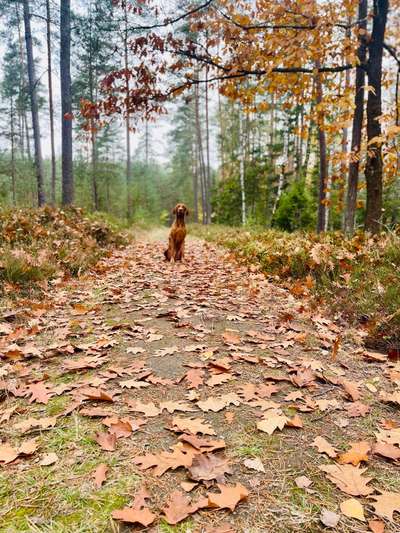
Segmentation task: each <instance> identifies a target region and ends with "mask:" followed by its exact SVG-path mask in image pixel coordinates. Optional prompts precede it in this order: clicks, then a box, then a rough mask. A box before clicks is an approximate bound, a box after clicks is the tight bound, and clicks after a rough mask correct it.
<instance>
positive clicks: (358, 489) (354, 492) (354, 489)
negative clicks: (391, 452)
mask: <svg viewBox="0 0 400 533" xmlns="http://www.w3.org/2000/svg"><path fill="white" fill-rule="evenodd" d="M319 469H320V470H322V471H323V472H325V473H326V474H327V477H328V479H329V480H330V481H332V483H334V484H335V485H336V486H337V487H338V488H339V489H340V490H341V491H343V492H345V493H346V494H350V495H351V496H367V495H368V494H371V493H372V492H374V489H372V488H371V487H368V486H367V484H368V483H369V482H370V481H371V479H372V478H370V477H367V478H363V477H362V474H363V473H364V472H365V471H366V468H359V467H356V466H352V465H322V466H320V467H319Z"/></svg>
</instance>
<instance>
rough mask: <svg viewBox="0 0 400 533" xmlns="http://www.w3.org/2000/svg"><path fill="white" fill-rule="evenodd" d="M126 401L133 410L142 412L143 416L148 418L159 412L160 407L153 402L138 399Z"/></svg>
mask: <svg viewBox="0 0 400 533" xmlns="http://www.w3.org/2000/svg"><path fill="white" fill-rule="evenodd" d="M126 403H127V404H128V406H129V407H130V408H131V409H132V410H133V411H137V412H139V413H143V414H144V416H147V417H149V418H150V417H153V416H158V415H159V414H160V413H161V411H160V409H159V408H158V407H157V406H156V405H155V404H154V403H153V402H149V403H142V402H141V401H140V400H128V401H127V402H126Z"/></svg>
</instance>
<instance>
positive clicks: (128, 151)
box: [124, 3, 133, 220]
mask: <svg viewBox="0 0 400 533" xmlns="http://www.w3.org/2000/svg"><path fill="white" fill-rule="evenodd" d="M124 67H125V93H126V115H125V139H126V195H127V196H126V198H127V211H126V214H127V218H128V220H132V217H133V199H132V161H131V117H130V110H129V61H128V6H127V3H125V29H124Z"/></svg>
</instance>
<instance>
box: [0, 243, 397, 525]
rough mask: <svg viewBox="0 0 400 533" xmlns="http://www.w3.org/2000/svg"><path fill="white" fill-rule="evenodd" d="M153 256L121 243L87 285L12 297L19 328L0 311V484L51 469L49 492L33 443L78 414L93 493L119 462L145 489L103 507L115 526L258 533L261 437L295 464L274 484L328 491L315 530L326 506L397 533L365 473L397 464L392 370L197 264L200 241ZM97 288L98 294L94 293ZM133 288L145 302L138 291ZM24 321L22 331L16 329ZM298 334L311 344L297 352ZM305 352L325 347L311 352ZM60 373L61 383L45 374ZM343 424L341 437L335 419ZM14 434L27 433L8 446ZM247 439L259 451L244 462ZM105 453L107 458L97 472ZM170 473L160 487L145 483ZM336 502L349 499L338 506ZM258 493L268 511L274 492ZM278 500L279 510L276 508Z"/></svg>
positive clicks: (261, 293) (335, 334)
mask: <svg viewBox="0 0 400 533" xmlns="http://www.w3.org/2000/svg"><path fill="white" fill-rule="evenodd" d="M207 246H208V245H207ZM161 248H162V245H159V244H158V243H156V244H154V243H151V244H149V243H147V242H137V243H135V244H134V245H133V246H131V247H128V248H127V249H125V250H121V251H119V252H115V253H114V254H113V255H111V256H110V257H108V258H103V259H102V260H101V264H99V267H98V268H99V270H98V272H99V273H98V274H96V270H95V269H94V271H93V275H96V276H97V278H98V279H97V280H96V282H94V281H93V285H91V283H92V281H91V280H90V278H88V277H86V278H85V279H84V280H82V281H80V280H78V281H74V282H70V283H71V290H70V292H69V293H68V296H67V295H66V293H65V292H63V289H60V291H59V292H58V290H55V291H53V292H52V293H51V294H49V295H48V297H47V298H48V300H49V301H48V302H46V306H45V307H43V310H41V308H39V307H37V304H36V303H34V302H32V303H29V302H28V303H26V304H24V309H27V310H28V311H27V312H26V315H25V318H24V314H23V313H22V314H20V315H18V317H19V318H18V320H19V321H20V322H21V323H20V322H13V321H10V322H8V321H7V320H8V319H7V318H3V319H1V317H0V324H1V328H0V393H1V394H4V395H5V396H4V397H5V404H4V409H3V410H2V416H1V418H0V423H1V424H2V426H3V427H5V429H6V431H5V433H4V435H5V436H4V438H3V439H2V442H1V444H0V463H1V465H2V469H3V472H4V473H5V475H10V477H12V476H13V475H14V474H15V471H16V472H17V475H18V470H19V469H20V468H23V469H24V470H26V469H28V470H29V469H34V468H38V467H39V468H51V469H52V473H53V472H54V473H55V474H56V473H57V472H58V470H60V474H59V475H60V480H61V481H60V483H63V481H62V476H61V471H62V469H65V462H66V460H67V457H66V455H65V453H64V450H63V449H59V450H57V454H55V453H54V451H53V450H52V449H51V448H49V447H48V445H47V442H48V439H49V438H50V437H51V434H52V432H54V431H62V430H63V427H64V426H65V424H66V423H68V420H69V419H72V418H73V417H74V420H75V422H74V423H75V424H76V423H77V420H78V419H77V418H76V417H79V420H82V423H84V424H85V423H86V422H85V421H88V423H89V422H90V428H95V429H93V430H92V429H91V431H92V433H91V439H92V441H93V443H94V445H95V446H98V449H99V453H100V456H99V457H100V461H101V460H103V461H104V462H100V463H98V466H97V467H96V469H95V470H94V471H93V474H92V479H93V481H92V483H93V489H94V490H98V491H101V490H103V488H104V487H107V486H108V481H107V480H108V478H112V479H115V477H116V476H117V477H118V476H121V477H123V472H122V471H121V468H122V467H123V465H124V464H125V465H128V464H129V465H130V468H133V469H136V472H138V473H139V474H140V475H141V476H142V477H144V479H145V481H146V483H147V484H148V486H150V487H151V491H150V492H148V491H147V489H143V490H139V491H137V493H136V498H135V499H134V501H133V502H132V503H131V504H129V505H126V506H125V507H123V508H121V509H114V511H112V517H113V518H114V519H115V520H119V521H124V522H127V523H131V524H136V525H141V526H144V527H148V526H150V525H152V524H154V523H156V522H158V521H159V520H160V517H164V519H165V520H166V521H167V522H168V523H169V524H171V525H174V524H177V523H179V522H181V521H182V520H185V519H186V518H187V517H189V516H192V518H193V519H194V520H195V521H196V523H202V524H203V525H204V526H205V530H207V531H208V530H212V531H218V527H217V526H215V527H214V526H209V525H208V520H209V519H211V517H212V516H214V513H226V512H233V511H234V510H235V514H234V515H232V517H233V519H234V521H235V523H236V525H237V528H238V530H239V531H240V530H241V528H243V527H249V526H250V525H251V524H253V526H254V527H256V528H257V527H259V526H257V524H259V521H258V520H259V512H258V511H256V509H258V508H259V507H260V506H261V508H263V509H264V510H265V512H266V513H268V508H269V504H268V501H269V496H268V494H269V491H270V490H272V491H273V489H271V488H268V487H269V486H268V479H270V478H271V475H272V476H278V477H277V479H279V475H280V474H279V468H278V470H276V466H275V460H274V458H273V456H271V455H270V453H271V451H270V446H269V445H266V444H265V443H266V442H268V441H266V440H265V439H269V438H271V439H274V441H273V442H279V443H281V446H282V453H283V455H282V457H284V458H285V459H284V460H285V462H286V461H289V462H290V460H291V459H290V458H291V457H292V458H294V457H295V456H296V454H299V455H300V456H301V457H303V463H302V468H300V469H298V468H297V469H295V471H294V472H293V477H292V478H291V479H290V477H289V478H285V477H283V478H282V479H283V480H285V481H282V482H284V483H288V482H289V480H290V482H291V483H293V484H295V485H297V486H298V487H299V488H301V490H303V491H304V493H305V494H306V495H309V496H310V497H313V498H317V499H318V498H320V502H321V505H322V506H324V503H325V495H324V494H323V493H321V494H319V489H318V488H317V485H316V484H314V485H313V486H315V487H316V488H315V489H314V488H313V490H312V489H310V488H309V486H310V485H311V484H313V483H314V481H315V478H316V477H318V476H319V475H320V476H322V477H324V476H326V478H327V480H328V483H332V486H333V487H335V488H334V489H333V490H334V491H336V492H337V494H336V493H334V494H336V496H335V498H336V501H335V506H334V507H332V511H331V510H329V509H326V510H325V514H322V515H321V517H320V519H321V520H322V521H323V523H326V525H327V524H328V523H329V526H328V525H327V527H330V528H336V527H339V528H340V527H341V526H340V524H339V525H337V524H338V523H339V519H340V515H338V514H337V513H335V512H333V510H335V511H337V510H338V509H339V508H340V510H341V512H342V514H343V515H345V516H346V517H347V519H350V520H355V521H363V520H366V519H367V520H368V523H370V524H374V525H373V526H372V527H374V528H375V529H376V530H378V529H379V527H380V524H381V521H380V519H384V520H385V521H387V527H388V528H389V529H388V531H392V530H393V531H395V530H396V529H390V528H391V524H393V527H394V528H396V527H397V525H398V520H399V513H400V504H399V503H398V500H399V498H400V495H399V492H396V491H395V490H393V489H391V486H390V485H385V484H384V483H382V481H378V479H377V478H376V477H375V472H376V470H377V469H383V470H384V471H385V472H387V471H388V469H389V470H390V469H394V468H396V466H397V464H398V461H399V459H400V436H399V435H400V434H399V431H400V429H399V428H400V421H399V420H398V413H397V412H396V409H398V404H399V392H398V386H399V384H400V369H397V370H396V363H394V362H392V361H390V359H388V358H387V357H385V356H382V355H381V354H377V353H375V352H367V351H365V350H364V351H363V352H362V350H361V351H360V350H359V351H358V352H357V353H361V354H362V357H358V358H354V359H352V358H351V355H349V354H350V353H351V347H350V346H347V345H346V341H345V340H344V339H345V336H344V335H342V333H340V332H339V330H338V326H337V325H336V324H334V323H333V322H332V321H331V320H330V319H328V318H325V317H321V316H320V315H317V316H315V315H313V311H312V310H310V309H308V308H307V304H306V303H305V305H303V309H302V308H301V306H300V305H298V303H296V301H295V300H293V299H292V300H290V301H288V299H287V298H286V294H285V292H284V291H283V292H282V289H280V288H279V289H278V288H277V287H274V286H273V285H271V284H270V283H269V282H268V281H267V280H265V279H264V278H263V277H262V276H261V275H260V274H258V273H252V272H251V271H248V270H247V268H246V267H245V266H241V265H238V264H236V263H233V262H232V260H231V258H226V257H222V256H221V255H220V252H219V251H218V250H215V249H212V252H211V254H208V255H207V256H205V255H204V253H203V252H204V245H203V244H201V243H198V242H195V243H191V244H190V249H189V250H190V251H189V254H188V256H189V257H190V259H188V263H187V265H182V266H180V265H165V264H164V263H162V262H161V261H160V260H159V255H160V250H161ZM128 264H129V269H128V267H127V265H128ZM99 283H100V284H101V287H102V296H101V297H100V298H99V297H98V296H97V295H96V292H95V290H94V289H95V285H96V284H99ZM255 284H257V285H258V290H257V291H256V292H254V291H253V289H252V287H254V286H255ZM147 286H151V287H152V296H151V297H150V298H148V297H147V296H146V297H145V296H144V294H145V291H146V290H147V289H146V287H147ZM233 286H234V287H235V292H232V291H231V287H233ZM95 295H96V296H95ZM255 295H256V296H255ZM205 301H207V306H204V302H205ZM133 302H134V303H133ZM66 304H67V305H66ZM207 313H209V314H210V318H209V319H206V322H204V317H206V315H207ZM111 314H113V316H114V318H113V324H111V325H110V321H109V320H110V319H109V316H110V315H111ZM115 314H117V316H116V318H115ZM4 316H5V317H6V316H7V315H4ZM10 316H11V315H10ZM32 316H34V317H35V318H34V320H35V326H34V327H30V326H29V321H30V320H32V318H31V317H32ZM122 318H123V320H121V319H122ZM24 320H25V322H24ZM49 323H51V326H52V330H53V331H54V335H53V337H52V338H50V339H49V338H48V337H46V335H48V332H47V329H48V328H47V326H48V324H49ZM229 323H230V324H232V326H233V327H234V328H235V329H233V328H232V327H229ZM292 328H293V329H292ZM45 332H46V333H45ZM339 338H340V350H337V349H336V348H335V343H337V339H339ZM306 339H308V340H310V339H311V340H313V342H314V345H313V346H312V347H311V348H310V347H307V346H306V344H305V340H306ZM318 346H322V347H323V350H325V353H324V354H323V355H322V356H321V351H320V350H319V348H318ZM346 350H349V351H348V352H346ZM310 352H311V353H310ZM332 353H334V354H335V358H334V364H332V363H333V359H332ZM355 353H356V351H355ZM363 359H364V360H366V361H368V366H367V367H366V366H365V365H366V363H365V362H363ZM341 365H343V366H341ZM185 367H186V368H185ZM343 368H344V369H345V371H344V370H343ZM64 377H68V381H67V382H61V381H60V380H61V379H64ZM396 380H397V381H396ZM372 383H373V384H374V385H372ZM211 389H212V390H211ZM214 389H215V391H214ZM375 391H376V392H375ZM370 394H374V397H373V399H371V396H370ZM271 396H273V400H272V399H271ZM57 398H61V399H63V400H64V399H65V400H66V407H65V408H64V410H60V411H59V413H57V415H56V416H54V414H53V413H51V412H50V411H49V412H48V411H46V409H47V407H48V406H52V403H53V402H54V399H57ZM15 402H19V403H18V405H17V404H16V403H15ZM21 405H23V407H21ZM228 409H229V410H228ZM375 412H379V413H381V416H380V422H379V417H378V423H377V425H375V427H374V428H373V431H372V433H371V432H369V433H365V432H364V431H363V430H362V421H363V419H365V417H367V416H369V415H370V414H371V413H375ZM48 413H50V414H48ZM176 413H178V414H176ZM185 413H187V414H186V415H185ZM299 413H302V416H301V417H300V416H299ZM182 414H184V415H185V416H182ZM45 415H46V416H45ZM138 417H140V418H138ZM346 417H347V418H348V423H346V424H342V426H341V432H342V437H344V435H347V437H346V438H345V443H344V441H343V438H341V439H339V438H338V428H337V426H336V425H335V424H338V422H339V421H340V420H342V421H345V420H346ZM10 420H11V423H9V421H10ZM385 420H386V422H385ZM387 420H389V422H387ZM390 420H391V421H392V422H390ZM88 427H89V426H88ZM243 428H246V430H245V431H246V432H245V433H243ZM25 433H33V434H34V435H35V437H34V438H33V439H29V440H23V439H22V437H23V435H24V434H25ZM371 434H373V435H374V437H372V438H371ZM36 435H39V437H38V438H37V437H36ZM246 435H247V436H246ZM323 435H324V437H323ZM325 437H326V438H325ZM171 438H172V439H174V442H173V443H172V444H171ZM242 439H244V442H243V443H242V442H241V441H242ZM247 441H248V442H250V443H251V442H252V441H254V442H255V444H254V445H253V444H246V442H247ZM79 442H80V441H79V439H78V441H77V442H76V444H75V446H79ZM258 442H259V443H260V444H258ZM299 442H301V443H302V444H301V446H299ZM147 443H148V445H149V446H150V450H149V449H146V448H147ZM261 443H264V444H261ZM310 445H311V446H313V447H315V448H316V449H317V450H318V451H319V452H320V453H321V454H323V455H321V456H320V455H318V454H317V458H316V461H318V463H317V464H319V470H320V474H318V472H316V471H315V467H314V464H312V463H308V462H307V459H306V460H305V462H304V459H305V458H306V457H307V456H306V455H304V454H305V453H306V452H305V450H306V449H307V448H309V446H310ZM246 446H247V447H248V449H249V452H246V453H249V454H250V455H249V456H247V457H246V456H245V457H244V458H243V459H241V460H239V457H238V455H237V453H238V452H237V450H240V449H241V447H242V448H243V450H246ZM252 446H253V447H254V450H260V452H261V455H260V457H257V456H254V455H252V452H251V450H252ZM286 448H287V451H288V455H287V454H286ZM39 449H40V452H41V453H40V456H39V455H38V450H39ZM346 450H347V451H346ZM260 452H257V453H260ZM110 457H116V458H118V462H117V463H115V464H114V463H109V458H110ZM271 457H272V458H271ZM324 457H325V459H324ZM324 461H330V462H328V463H326V462H324ZM361 463H364V464H366V465H368V466H367V467H361V466H360V464H361ZM371 465H372V466H373V470H371V474H370V473H369V468H370V467H371ZM13 472H14V474H13ZM174 476H176V482H175V483H171V482H168V483H167V485H165V484H164V482H161V485H159V484H158V483H157V481H156V480H162V479H163V478H164V477H166V479H168V480H171V479H173V477H174ZM308 476H309V477H308ZM310 478H311V479H310ZM153 480H154V481H153ZM176 486H180V487H181V489H182V490H183V492H181V491H180V490H177V489H175V487H176ZM162 487H164V488H162ZM169 487H173V488H174V489H175V490H171V489H169ZM257 487H263V490H261V491H260V490H259V489H258V488H257ZM288 490H289V489H288ZM189 492H190V496H189ZM150 494H151V496H150ZM343 494H348V495H349V496H351V498H348V499H347V500H343V497H342V496H343ZM274 497H275V498H278V499H276V500H275V507H278V508H279V505H280V504H279V495H275V496H274ZM365 498H367V500H366V499H365ZM367 501H368V502H369V505H365V504H366V502H367ZM128 503H129V502H127V504H128ZM239 504H240V506H239V507H237V506H238V505H239ZM286 505H287V503H283V502H282V509H286V507H285V506H286ZM242 506H243V509H245V514H244V515H243V516H245V517H246V518H244V519H241V509H242ZM224 509H225V511H224ZM42 512H43V513H44V510H43V511H42ZM282 512H283V511H282ZM222 516H223V515H222ZM208 517H209V518H208ZM316 518H318V517H315V516H314V517H310V519H311V520H315V519H316ZM271 519H272V521H273V520H274V517H273V516H272V515H271ZM243 520H244V522H243ZM287 520H288V524H289V523H291V525H288V529H290V527H293V524H294V522H291V518H290V515H288V516H287ZM222 522H223V520H222ZM222 522H221V524H222ZM334 523H336V524H335V525H333V524H334ZM210 527H211V529H210ZM224 527H225V526H224ZM231 527H232V526H231V525H229V524H228V525H227V526H226V528H227V529H226V531H229V530H231V529H230V528H231ZM372 527H371V530H373V529H372ZM221 528H222V529H223V527H222V526H221ZM232 531H233V529H232Z"/></svg>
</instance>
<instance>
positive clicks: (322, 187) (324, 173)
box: [315, 61, 328, 233]
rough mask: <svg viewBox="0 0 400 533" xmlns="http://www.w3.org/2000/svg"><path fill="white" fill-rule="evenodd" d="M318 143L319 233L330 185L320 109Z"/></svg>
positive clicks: (319, 93)
mask: <svg viewBox="0 0 400 533" xmlns="http://www.w3.org/2000/svg"><path fill="white" fill-rule="evenodd" d="M315 66H316V68H320V66H321V65H320V63H319V61H317V62H316V65H315ZM315 89H316V103H317V105H318V106H320V104H321V103H322V83H321V74H319V73H317V74H316V77H315ZM317 119H318V123H317V129H318V145H319V187H318V213H317V233H321V232H323V231H325V230H326V226H325V224H326V204H327V198H326V191H327V185H328V159H327V153H326V136H325V131H324V113H323V111H318V117H317Z"/></svg>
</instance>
